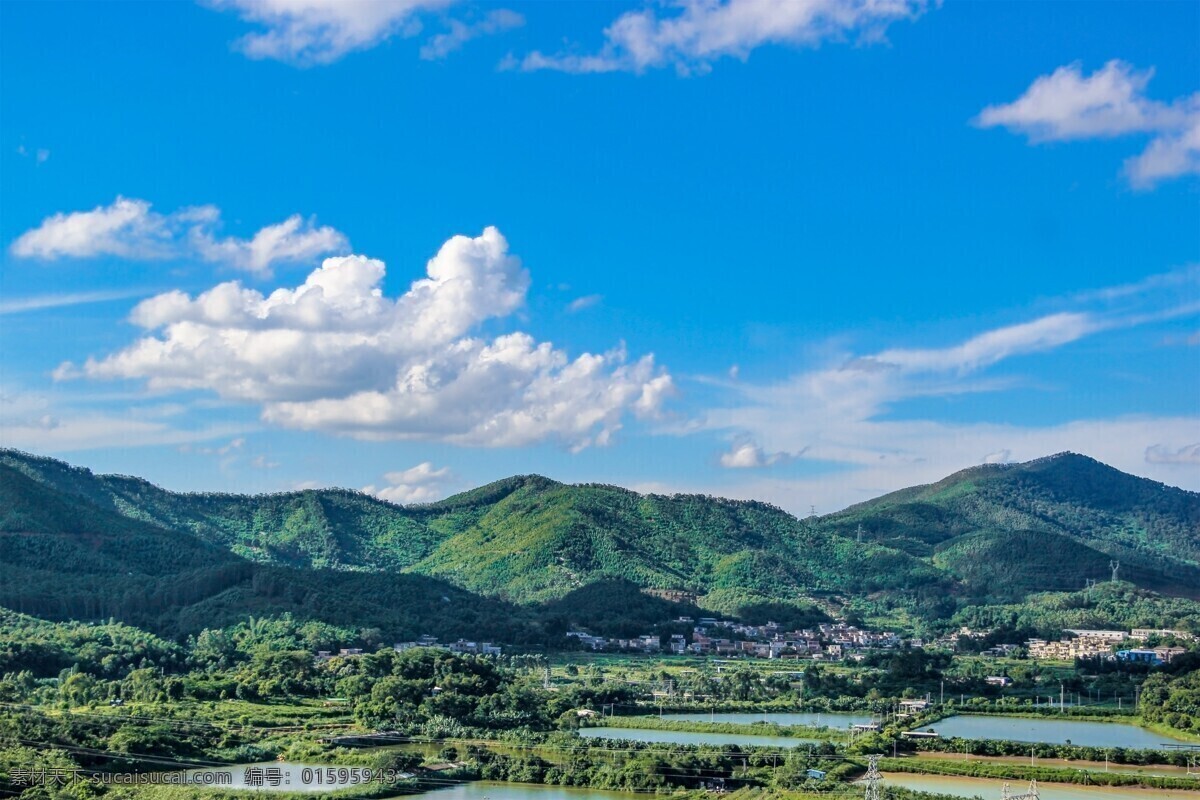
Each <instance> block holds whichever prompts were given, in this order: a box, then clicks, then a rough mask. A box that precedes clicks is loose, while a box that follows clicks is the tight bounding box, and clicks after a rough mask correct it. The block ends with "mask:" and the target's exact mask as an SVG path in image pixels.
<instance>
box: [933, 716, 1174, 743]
mask: <svg viewBox="0 0 1200 800" xmlns="http://www.w3.org/2000/svg"><path fill="white" fill-rule="evenodd" d="M930 729H932V730H935V731H937V732H938V733H940V734H941V735H942V738H945V739H948V738H951V737H958V738H960V739H1007V740H1009V741H1013V742H1042V743H1045V744H1068V743H1069V744H1078V745H1084V746H1086V747H1126V748H1139V749H1142V748H1144V749H1150V750H1153V749H1157V748H1161V747H1162V746H1163V745H1164V744H1188V743H1190V742H1188V740H1186V739H1180V738H1178V737H1175V736H1169V735H1167V734H1164V733H1156V732H1154V731H1151V730H1147V729H1146V728H1139V727H1138V726H1136V725H1131V724H1129V723H1127V722H1088V721H1086V720H1079V719H1074V720H1073V719H1062V720H1059V719H1047V718H1045V717H1004V716H1000V715H996V714H976V715H970V714H961V715H958V716H953V717H947V718H946V719H943V720H940V721H938V722H935V723H933V724H931V725H923V726H921V727H920V728H918V729H917V730H922V731H925V730H930Z"/></svg>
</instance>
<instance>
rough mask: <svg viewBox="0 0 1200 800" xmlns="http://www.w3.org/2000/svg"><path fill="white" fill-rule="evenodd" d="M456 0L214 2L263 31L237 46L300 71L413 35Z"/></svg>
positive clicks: (253, 55)
mask: <svg viewBox="0 0 1200 800" xmlns="http://www.w3.org/2000/svg"><path fill="white" fill-rule="evenodd" d="M453 2H454V0H209V5H210V6H212V7H213V8H216V9H219V10H230V11H233V12H235V13H237V15H238V16H240V17H241V18H242V19H243V20H245V21H246V22H249V23H251V24H254V25H257V26H259V27H260V30H257V31H253V32H251V33H247V34H246V35H245V36H243V37H242V38H241V39H239V40H238V41H237V43H236V47H237V49H238V50H240V51H241V52H242V53H244V54H245V55H246V56H247V57H248V58H253V59H272V60H275V61H282V62H284V63H288V64H293V65H296V66H301V67H309V66H314V65H319V64H330V63H332V62H334V61H337V60H338V59H340V58H342V57H343V56H345V55H346V54H348V53H352V52H354V51H357V50H367V49H369V48H372V47H375V46H376V45H378V44H380V43H381V42H384V41H386V40H387V39H390V38H391V37H393V36H414V35H416V34H417V33H419V32H420V30H421V20H420V17H421V14H423V13H426V12H430V11H438V10H441V9H444V8H446V7H447V6H449V5H451V4H452V3H453Z"/></svg>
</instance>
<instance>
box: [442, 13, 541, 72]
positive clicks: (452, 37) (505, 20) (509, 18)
mask: <svg viewBox="0 0 1200 800" xmlns="http://www.w3.org/2000/svg"><path fill="white" fill-rule="evenodd" d="M446 24H447V26H448V27H449V30H447V31H445V32H444V33H438V34H435V35H434V36H431V37H430V38H429V41H428V42H426V43H425V44H424V45H422V47H421V58H423V59H425V60H426V61H437V60H439V59H442V58H445V57H446V56H448V55H450V54H451V53H453V52H454V51H456V50H460V49H461V48H462V46H463V45H464V44H466V43H467V42H469V41H471V40H472V39H478V38H480V37H483V36H494V35H495V34H498V33H503V32H505V31H509V30H512V29H513V28H519V27H521V26H522V25H524V24H525V18H524V17H523V16H521V15H520V14H518V13H517V12H515V11H510V10H508V9H507V8H498V9H496V10H494V11H490V12H488V13H487V14H486V15H485V16H484V17H483V19H480V20H476V21H474V22H464V21H463V20H458V19H451V20H449V21H447V23H446Z"/></svg>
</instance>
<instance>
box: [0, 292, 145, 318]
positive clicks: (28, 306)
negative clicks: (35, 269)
mask: <svg viewBox="0 0 1200 800" xmlns="http://www.w3.org/2000/svg"><path fill="white" fill-rule="evenodd" d="M149 294H153V292H151V291H149V290H147V289H124V290H114V291H97V292H66V293H61V294H39V295H30V296H28V297H7V298H5V299H3V300H0V316H2V315H6V314H21V313H24V312H26V311H41V310H43V309H47V308H66V307H70V306H80V305H87V304H89V303H109V302H112V301H114V300H128V299H130V298H133V297H145V296H147V295H149Z"/></svg>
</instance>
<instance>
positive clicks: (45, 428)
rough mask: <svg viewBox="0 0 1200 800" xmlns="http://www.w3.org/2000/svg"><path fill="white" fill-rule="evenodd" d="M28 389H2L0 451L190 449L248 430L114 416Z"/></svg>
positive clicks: (145, 412)
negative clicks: (167, 446)
mask: <svg viewBox="0 0 1200 800" xmlns="http://www.w3.org/2000/svg"><path fill="white" fill-rule="evenodd" d="M89 402H91V403H92V405H77V404H75V403H72V402H70V401H64V400H63V399H61V398H56V397H52V396H50V395H47V394H44V393H41V392H36V391H28V390H25V389H20V388H14V387H5V388H3V389H0V447H12V448H16V449H19V450H31V451H36V452H39V453H66V452H73V451H78V450H93V449H102V448H112V447H115V448H129V447H147V446H153V445H187V444H196V443H199V442H206V441H211V440H213V439H223V438H229V437H231V436H238V435H240V434H242V433H243V432H245V431H246V430H247V429H248V426H245V425H237V424H230V423H225V422H221V423H215V424H203V425H191V426H189V425H187V420H186V419H184V418H183V417H184V416H185V415H177V414H169V413H168V414H163V413H159V411H160V410H161V409H159V408H157V407H146V406H141V405H137V404H130V405H128V406H127V407H126V408H125V409H124V410H123V411H120V412H114V411H111V410H106V409H104V408H99V407H95V405H94V402H95V398H90V399H89Z"/></svg>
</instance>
